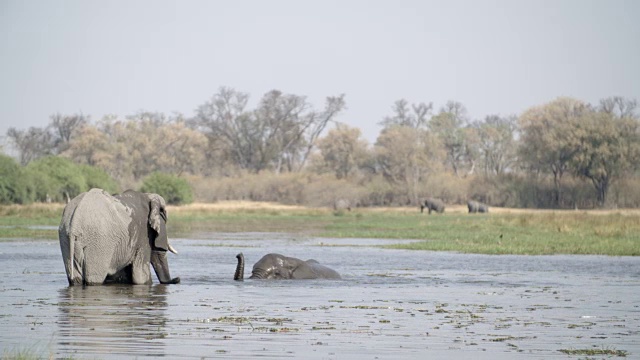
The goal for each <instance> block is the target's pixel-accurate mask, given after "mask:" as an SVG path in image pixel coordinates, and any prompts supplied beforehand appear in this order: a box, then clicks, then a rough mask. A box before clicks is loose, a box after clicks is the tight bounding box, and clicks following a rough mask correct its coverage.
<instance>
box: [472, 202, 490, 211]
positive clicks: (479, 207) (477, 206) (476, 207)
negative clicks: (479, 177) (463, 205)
mask: <svg viewBox="0 0 640 360" xmlns="http://www.w3.org/2000/svg"><path fill="white" fill-rule="evenodd" d="M467 207H468V208H469V213H477V212H480V213H488V212H489V206H487V205H486V204H483V203H481V202H478V201H474V200H469V201H467Z"/></svg>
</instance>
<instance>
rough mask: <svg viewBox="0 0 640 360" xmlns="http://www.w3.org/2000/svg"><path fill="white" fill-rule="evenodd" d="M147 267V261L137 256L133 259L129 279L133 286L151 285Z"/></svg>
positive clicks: (149, 272) (149, 271)
mask: <svg viewBox="0 0 640 360" xmlns="http://www.w3.org/2000/svg"><path fill="white" fill-rule="evenodd" d="M149 266H150V265H149V261H148V260H145V259H144V258H143V257H142V256H139V255H138V256H136V257H134V259H133V264H132V265H131V278H132V280H133V283H134V284H135V285H150V284H152V283H153V282H152V280H151V269H150V267H149Z"/></svg>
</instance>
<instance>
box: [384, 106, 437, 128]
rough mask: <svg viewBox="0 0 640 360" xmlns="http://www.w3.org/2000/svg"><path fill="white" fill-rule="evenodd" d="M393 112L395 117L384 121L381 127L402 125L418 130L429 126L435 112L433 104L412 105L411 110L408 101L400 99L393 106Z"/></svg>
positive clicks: (389, 117)
mask: <svg viewBox="0 0 640 360" xmlns="http://www.w3.org/2000/svg"><path fill="white" fill-rule="evenodd" d="M392 110H393V115H392V116H386V117H385V118H384V119H382V121H381V122H380V123H379V124H380V125H382V126H384V127H390V126H395V125H400V126H409V127H412V128H414V129H418V128H423V127H425V126H427V123H428V122H429V117H430V115H431V111H432V110H433V103H428V104H426V103H423V102H421V103H418V104H411V108H409V103H408V102H407V100H405V99H400V100H397V101H396V102H395V103H394V104H393V107H392ZM411 110H413V111H411Z"/></svg>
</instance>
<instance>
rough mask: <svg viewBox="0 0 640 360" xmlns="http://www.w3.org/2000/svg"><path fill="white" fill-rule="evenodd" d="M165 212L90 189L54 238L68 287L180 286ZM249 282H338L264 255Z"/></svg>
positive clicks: (477, 206)
mask: <svg viewBox="0 0 640 360" xmlns="http://www.w3.org/2000/svg"><path fill="white" fill-rule="evenodd" d="M468 207H469V212H470V213H476V212H481V213H482V212H488V211H489V208H488V206H487V205H485V204H482V203H479V202H477V201H469V203H468ZM425 208H426V209H427V210H428V212H429V214H431V211H435V212H437V213H442V212H444V203H443V202H442V201H441V200H439V199H434V198H428V199H426V200H425V201H424V202H423V203H422V204H420V211H421V212H423V211H424V209H425ZM166 223H167V210H166V203H165V200H164V199H163V198H162V196H160V195H158V194H153V193H141V192H137V191H133V190H127V191H125V192H124V193H122V194H118V195H111V194H109V193H107V192H106V191H104V190H102V189H91V190H90V191H88V192H85V193H82V194H80V195H78V196H77V197H75V198H74V199H72V200H71V201H70V202H69V203H68V204H67V205H66V207H65V208H64V211H63V214H62V220H61V222H60V227H59V228H58V238H59V240H60V250H61V252H62V260H63V263H64V268H65V271H66V274H67V280H68V281H69V285H70V286H73V285H101V284H109V283H124V284H151V283H152V277H151V271H150V267H153V269H154V271H155V273H156V277H157V278H158V281H160V283H161V284H178V283H180V278H179V277H175V278H172V277H171V275H170V271H169V262H168V260H167V252H172V253H174V254H177V251H176V250H175V249H174V248H173V247H172V246H171V244H170V243H169V239H168V236H167V228H166ZM236 258H237V260H238V261H237V265H236V271H235V274H234V280H238V281H242V280H243V279H244V265H245V264H244V255H243V254H242V253H240V254H238V255H237V256H236ZM249 278H250V279H340V274H339V273H338V272H336V271H335V270H333V269H331V268H328V267H326V266H324V265H322V264H320V263H319V262H318V261H316V260H301V259H297V258H293V257H287V256H284V255H281V254H275V253H271V254H267V255H265V256H263V257H262V258H261V259H260V260H258V262H256V263H255V264H254V266H253V269H252V271H251V276H250V277H249Z"/></svg>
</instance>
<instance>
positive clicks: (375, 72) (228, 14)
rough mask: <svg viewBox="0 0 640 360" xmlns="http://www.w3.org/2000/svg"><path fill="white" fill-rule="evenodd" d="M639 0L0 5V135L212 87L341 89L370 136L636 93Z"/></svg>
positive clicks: (182, 107) (171, 107) (176, 108)
mask: <svg viewBox="0 0 640 360" xmlns="http://www.w3.org/2000/svg"><path fill="white" fill-rule="evenodd" d="M639 19H640V1H634V0H628V1H619V0H613V1H612V0H608V1H592V0H576V1H563V0H552V1H542V0H534V1H524V0H523V1H518V0H509V1H483V0H468V1H428V0H416V1H403V0H394V1H390V0H389V1H373V0H363V1H349V0H339V1H328V0H321V1H299V0H291V1H288V0H286V1H285V0H255V1H229V0H227V1H158V0H153V1H113V0H110V1H102V0H101V1H93V0H89V1H87V0H82V1H65V0H63V1H48V0H42V1H29V0H16V1H13V0H10V1H8V0H0V35H1V37H0V123H1V125H0V135H5V134H6V130H7V129H8V128H9V127H17V128H20V129H26V128H28V127H30V126H38V127H43V126H45V125H46V124H48V122H49V116H50V115H51V114H54V113H61V114H74V113H78V112H82V113H84V114H88V115H91V118H92V120H93V121H96V120H99V119H100V118H102V116H104V115H105V114H116V115H119V116H121V117H124V116H126V115H132V114H135V113H137V112H138V111H140V110H145V111H157V112H164V113H166V114H171V113H173V112H179V113H182V114H184V115H185V116H187V117H191V116H193V114H194V110H195V109H196V108H197V107H198V106H199V105H201V104H203V103H204V102H206V101H207V100H209V99H210V98H211V96H212V95H213V94H215V93H216V92H217V91H218V89H219V88H220V87H221V86H227V87H231V88H234V89H236V90H239V91H243V92H248V93H249V94H250V95H251V100H252V102H251V107H253V106H254V105H255V103H256V102H257V101H258V100H259V99H260V98H261V97H262V95H263V94H264V93H266V92H267V91H269V90H272V89H278V90H281V91H282V92H284V93H290V94H296V95H305V96H307V97H308V99H309V101H310V102H311V103H312V104H313V105H314V107H315V108H316V109H320V108H322V107H323V105H324V99H325V97H326V96H331V95H339V94H342V93H344V94H346V102H347V106H348V109H347V110H346V111H345V112H344V113H342V115H340V116H339V118H338V119H337V120H338V121H341V122H344V123H347V124H349V125H351V126H356V127H359V128H360V129H361V130H362V131H363V133H364V136H365V137H366V138H367V139H368V140H369V141H370V142H372V141H374V140H375V138H376V137H377V135H378V134H379V131H380V127H379V126H378V125H377V123H378V122H379V121H380V120H381V119H382V118H383V117H384V116H386V115H390V114H391V107H392V105H393V103H394V102H395V101H396V100H398V99H400V98H404V99H406V100H408V101H409V102H410V103H414V102H415V103H417V102H433V103H434V106H435V107H436V109H437V108H439V107H440V106H442V105H444V103H445V102H446V101H447V100H456V101H460V102H462V103H463V104H464V105H465V106H466V107H467V109H468V112H469V116H470V117H471V118H472V119H482V118H484V117H485V116H486V115H488V114H501V115H508V114H519V113H521V112H522V111H523V110H525V109H527V108H528V107H530V106H534V105H539V104H542V103H545V102H547V101H550V100H552V99H554V98H556V97H558V96H572V97H576V98H578V99H581V100H584V101H587V102H591V103H597V102H598V100H599V99H601V98H604V97H609V96H614V95H620V96H625V97H627V98H635V99H638V100H640V20H639Z"/></svg>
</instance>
